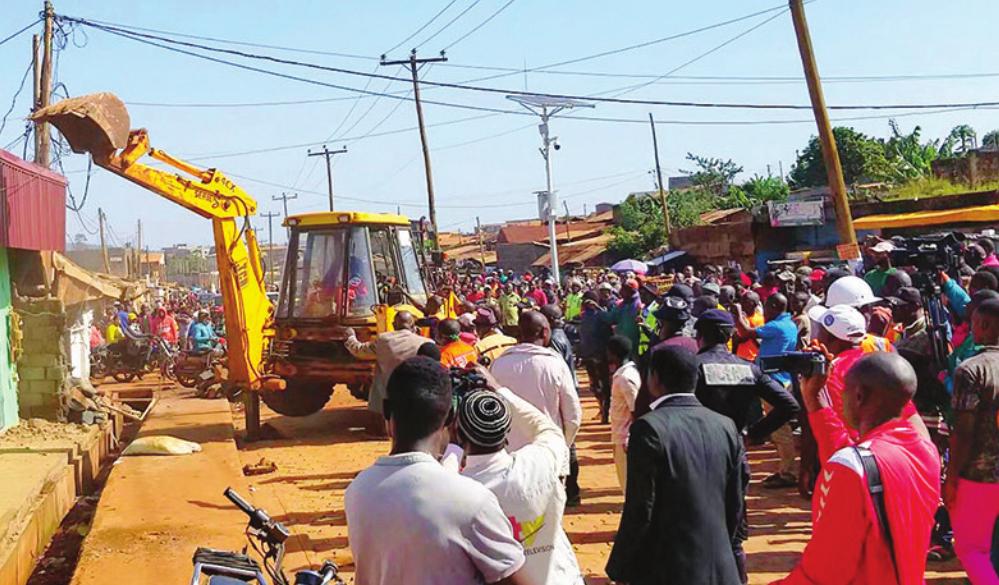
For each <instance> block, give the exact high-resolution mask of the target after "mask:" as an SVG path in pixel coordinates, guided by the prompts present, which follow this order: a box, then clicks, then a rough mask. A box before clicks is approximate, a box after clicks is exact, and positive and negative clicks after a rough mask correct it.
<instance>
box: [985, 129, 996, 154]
mask: <svg viewBox="0 0 999 585" xmlns="http://www.w3.org/2000/svg"><path fill="white" fill-rule="evenodd" d="M982 148H987V149H989V150H999V130H993V131H991V132H989V133H987V134H986V135H985V136H982Z"/></svg>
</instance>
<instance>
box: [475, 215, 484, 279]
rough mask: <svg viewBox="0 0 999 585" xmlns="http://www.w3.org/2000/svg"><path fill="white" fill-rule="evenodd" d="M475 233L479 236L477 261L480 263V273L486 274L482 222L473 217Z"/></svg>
mask: <svg viewBox="0 0 999 585" xmlns="http://www.w3.org/2000/svg"><path fill="white" fill-rule="evenodd" d="M475 233H476V234H477V235H478V236H479V261H480V262H482V273H483V274H485V273H486V245H485V243H484V242H483V240H482V222H481V221H479V216H477V215H476V216H475Z"/></svg>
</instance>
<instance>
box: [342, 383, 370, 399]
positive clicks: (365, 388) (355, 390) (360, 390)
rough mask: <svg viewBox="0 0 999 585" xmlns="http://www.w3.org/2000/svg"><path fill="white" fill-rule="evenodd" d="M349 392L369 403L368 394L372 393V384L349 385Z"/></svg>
mask: <svg viewBox="0 0 999 585" xmlns="http://www.w3.org/2000/svg"><path fill="white" fill-rule="evenodd" d="M347 390H349V391H350V395H351V396H353V397H354V398H356V399H358V400H363V401H365V402H367V401H368V394H370V393H371V384H349V385H348V386H347Z"/></svg>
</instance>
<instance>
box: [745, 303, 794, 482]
mask: <svg viewBox="0 0 999 585" xmlns="http://www.w3.org/2000/svg"><path fill="white" fill-rule="evenodd" d="M735 307H736V316H737V318H736V320H735V323H736V327H737V328H738V329H739V332H740V333H741V334H742V335H743V337H750V336H755V337H756V338H757V339H759V341H760V353H759V356H758V357H757V362H758V361H759V359H760V358H764V357H769V356H773V355H780V354H782V353H787V352H789V351H795V350H796V349H797V348H798V326H797V325H795V323H794V319H792V318H791V313H789V312H788V310H787V307H788V303H787V297H785V296H784V295H783V294H781V293H774V294H772V295H770V296H769V297H767V300H766V302H765V303H764V305H763V318H764V320H765V321H766V322H765V323H764V324H763V325H761V326H760V327H756V328H755V329H754V328H752V327H750V326H749V322H748V321H747V320H746V317H745V316H744V315H743V314H742V309H741V307H739V305H736V306H735ZM770 377H771V378H773V379H774V380H776V381H777V382H779V383H780V384H782V385H783V386H784V388H786V389H787V388H790V386H791V374H789V373H787V372H774V373H772V374H770ZM768 406H769V405H764V408H765V409H768ZM770 438H771V440H773V442H774V446H776V447H777V456H778V457H779V459H780V465H779V466H778V469H777V473H774V474H772V475H770V476H769V477H767V478H766V479H764V480H763V486H764V487H767V488H775V489H776V488H784V487H793V486H796V485H798V480H797V478H796V476H795V473H794V471H795V461H794V459H795V457H796V455H797V453H796V451H795V448H794V435H793V434H792V431H791V427H790V425H788V424H784V425H783V426H781V427H780V428H779V429H777V430H776V431H774V432H773V433H772V434H771V435H770Z"/></svg>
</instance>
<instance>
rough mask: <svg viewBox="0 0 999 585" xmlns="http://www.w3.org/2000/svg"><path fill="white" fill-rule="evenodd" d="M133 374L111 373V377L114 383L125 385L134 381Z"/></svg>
mask: <svg viewBox="0 0 999 585" xmlns="http://www.w3.org/2000/svg"><path fill="white" fill-rule="evenodd" d="M135 375H136V374H135V372H112V374H111V377H112V378H114V381H115V382H119V383H121V384H125V383H127V382H131V381H132V380H134V379H135Z"/></svg>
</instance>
